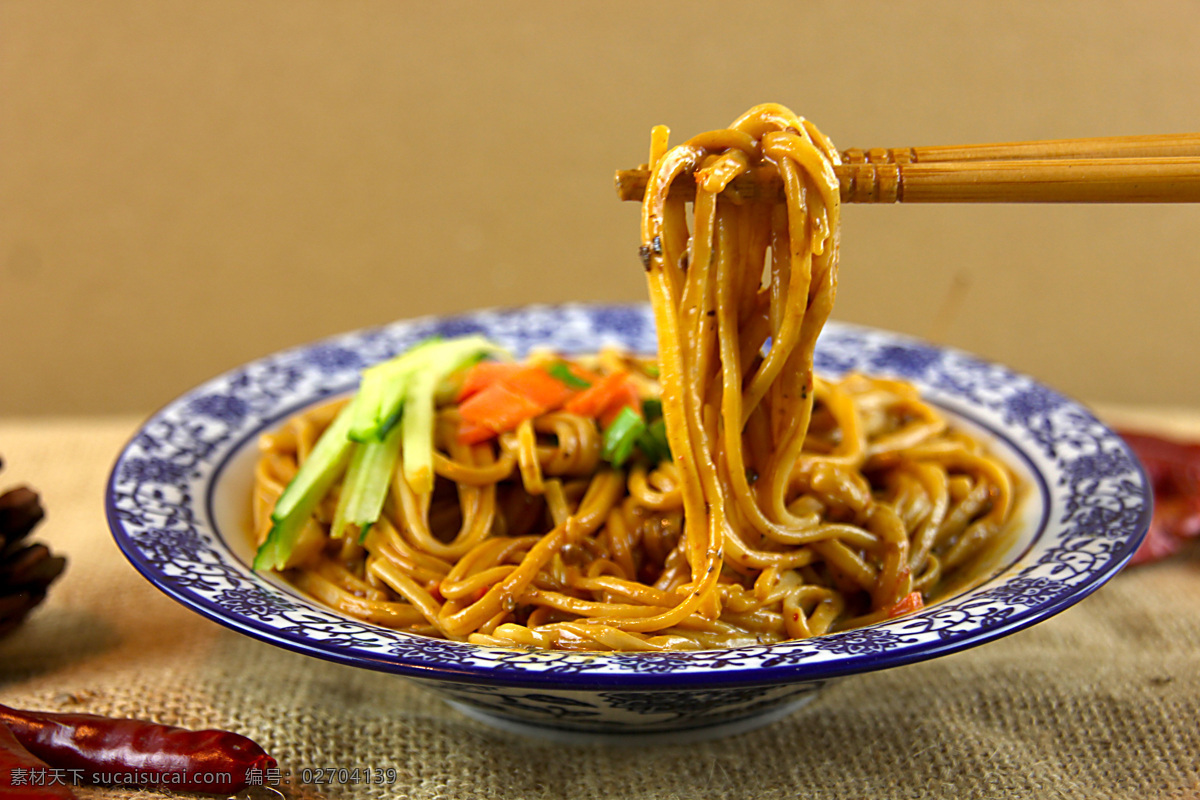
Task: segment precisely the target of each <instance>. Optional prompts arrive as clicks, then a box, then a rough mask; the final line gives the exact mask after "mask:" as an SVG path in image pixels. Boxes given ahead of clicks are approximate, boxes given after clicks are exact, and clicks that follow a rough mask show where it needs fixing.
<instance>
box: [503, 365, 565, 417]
mask: <svg viewBox="0 0 1200 800" xmlns="http://www.w3.org/2000/svg"><path fill="white" fill-rule="evenodd" d="M500 382H501V383H503V384H504V385H505V386H507V387H508V388H510V389H512V390H514V391H516V392H517V393H519V394H521V395H524V396H525V397H527V398H528V399H530V400H532V401H533V402H534V403H536V404H538V405H539V406H541V407H542V409H543V411H553V410H554V409H556V408H558V407H559V406H561V405H562V404H563V403H565V402H566V401H567V399H568V398H569V397H570V396H571V395H573V394H574V393H575V392H574V390H573V389H571V387H570V386H567V385H566V384H565V383H563V382H562V381H560V380H559V379H558V378H556V377H554V376H553V375H551V374H550V373H549V372H546V370H544V369H542V368H541V367H523V368H522V369H520V370H518V371H517V372H514V373H513V374H511V375H506V376H505V377H504V378H502V379H501V381H500Z"/></svg>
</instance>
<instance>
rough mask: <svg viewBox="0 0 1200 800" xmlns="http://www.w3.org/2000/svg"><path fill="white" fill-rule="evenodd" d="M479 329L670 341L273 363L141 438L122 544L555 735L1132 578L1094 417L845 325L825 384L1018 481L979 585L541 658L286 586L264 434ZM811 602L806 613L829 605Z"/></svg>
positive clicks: (368, 657) (1142, 511)
mask: <svg viewBox="0 0 1200 800" xmlns="http://www.w3.org/2000/svg"><path fill="white" fill-rule="evenodd" d="M464 334H481V335H484V336H487V337H488V338H489V339H491V340H493V341H497V342H500V343H501V344H503V345H504V346H505V347H506V348H508V349H509V350H511V351H512V352H514V353H517V354H521V355H523V354H526V353H528V352H530V351H533V350H536V349H537V348H547V347H549V348H553V350H554V351H555V352H556V353H560V354H564V355H568V356H569V355H572V354H587V353H594V352H597V351H598V350H600V349H604V348H609V347H613V348H622V349H625V350H628V351H630V352H642V353H645V352H653V348H654V346H655V344H656V342H655V328H654V320H653V316H652V314H651V312H650V309H649V308H648V307H646V306H638V305H634V306H587V305H566V306H549V307H529V308H523V309H515V310H502V311H481V312H477V313H472V314H467V315H464V316H455V317H449V318H436V319H421V320H414V321H406V322H401V323H397V324H394V325H390V326H387V327H384V328H379V329H372V330H368V331H362V332H357V333H351V334H348V335H344V336H339V337H335V338H332V339H328V340H325V341H322V342H319V343H315V344H312V345H308V346H304V347H300V348H296V349H292V350H288V351H285V352H283V353H280V354H277V355H274V356H271V357H268V358H265V359H261V360H259V361H256V362H254V363H252V364H249V365H246V366H244V367H242V368H239V369H237V370H234V371H232V372H230V373H228V374H226V375H223V376H221V377H219V378H216V379H214V380H212V381H209V382H208V383H206V384H204V385H203V386H200V387H198V388H196V389H195V390H193V391H191V392H189V393H188V394H186V395H184V396H182V397H180V398H179V399H178V400H176V401H175V402H173V403H171V404H169V405H168V406H166V407H165V408H163V409H162V410H161V411H159V412H158V413H157V414H155V415H154V416H153V417H152V418H151V419H149V420H148V421H147V422H146V423H145V425H144V426H143V427H142V428H141V430H140V431H139V432H138V433H137V434H136V435H135V436H134V437H133V439H132V440H131V441H130V443H129V445H128V446H127V447H126V448H125V450H124V451H123V453H122V454H121V455H120V457H119V458H118V460H117V462H116V464H115V466H114V469H113V472H112V476H111V482H110V484H109V487H108V496H107V504H108V515H109V521H110V525H111V527H112V529H113V532H114V535H115V536H116V540H117V542H118V544H119V545H120V547H121V549H122V550H123V551H124V553H125V554H126V556H127V557H128V558H129V559H130V561H131V562H132V563H133V565H134V566H135V567H136V568H137V569H138V570H139V571H140V572H141V573H142V574H143V575H144V576H145V577H146V578H147V579H148V580H150V581H151V582H152V583H153V584H154V585H155V586H157V587H158V588H159V589H161V590H162V591H164V592H166V593H167V594H168V595H169V596H171V597H172V598H174V599H175V600H177V601H179V602H181V603H183V604H184V605H185V606H188V607H189V608H192V609H194V610H195V611H197V612H199V613H201V614H203V615H205V616H207V617H209V618H211V619H214V620H216V621H217V622H220V623H222V624H224V625H226V626H228V627H230V628H233V629H234V630H237V631H240V632H242V633H244V634H247V635H249V636H252V637H255V638H257V639H260V640H263V641H267V642H270V643H272V644H275V645H278V646H280V647H284V648H287V649H289V650H293V651H298V652H301V653H306V654H309V655H312V656H316V657H318V658H323V659H327V660H330V661H335V662H339V663H343V664H349V665H353V666H358V667H363V668H366V669H373V670H382V671H385V672H391V673H395V674H397V675H402V676H405V677H407V678H410V679H412V680H415V681H417V682H418V683H420V684H421V685H424V686H426V687H428V688H432V689H433V690H435V691H436V692H438V693H439V694H441V695H442V696H443V697H445V698H447V699H448V700H449V701H450V702H452V703H453V704H455V706H456V707H458V708H459V709H461V710H463V711H466V712H467V713H470V714H472V715H474V716H476V717H479V718H482V719H485V720H487V721H489V722H493V723H497V724H503V725H506V726H508V727H510V728H514V729H520V730H528V731H535V732H536V731H554V732H556V735H562V732H575V733H579V734H583V735H596V734H599V735H611V734H633V733H639V734H645V733H658V734H668V733H669V734H671V735H675V736H677V735H681V734H683V733H685V732H686V733H688V734H691V733H697V732H703V733H704V734H706V735H716V734H718V733H727V732H732V731H737V730H743V729H746V728H749V727H753V726H756V725H759V724H763V723H766V722H768V721H770V720H772V719H774V718H776V717H778V716H780V715H782V714H786V713H789V712H791V711H793V710H795V709H796V708H797V707H799V706H800V705H802V704H803V703H805V702H807V701H808V700H810V699H811V698H813V697H814V696H815V694H816V692H817V691H818V690H819V689H820V688H821V687H822V686H824V685H825V684H826V683H828V682H829V681H830V680H833V679H835V678H840V677H844V676H847V675H853V674H856V673H861V672H866V671H871V670H877V669H883V668H887V667H891V666H897V665H901V664H908V663H912V662H916V661H922V660H925V659H929V658H933V657H936V656H939V655H943V654H947V653H953V652H958V651H961V650H963V649H966V648H969V647H974V646H976V645H979V644H983V643H985V642H989V641H992V640H995V639H998V638H1000V637H1002V636H1005V635H1007V634H1009V633H1011V632H1013V631H1016V630H1019V629H1022V628H1024V627H1026V626H1028V625H1032V624H1034V623H1036V622H1038V621H1041V620H1043V619H1046V618H1048V617H1050V616H1052V615H1053V614H1056V613H1058V612H1059V611H1062V610H1063V609H1065V608H1067V607H1069V606H1070V605H1072V604H1073V603H1075V602H1077V601H1078V600H1080V599H1082V598H1083V597H1084V596H1086V595H1087V594H1089V593H1090V592H1091V591H1093V590H1094V589H1096V588H1098V587H1099V586H1100V585H1101V584H1103V583H1104V581H1105V580H1107V579H1108V578H1110V577H1111V576H1112V575H1113V574H1115V573H1116V572H1117V571H1118V570H1119V569H1120V567H1121V566H1122V565H1123V564H1124V563H1125V562H1126V561H1127V560H1128V558H1129V557H1130V555H1131V554H1132V553H1133V550H1134V549H1135V547H1136V545H1137V544H1138V542H1139V541H1140V539H1141V537H1142V535H1143V534H1144V531H1145V529H1146V524H1147V519H1148V516H1147V515H1148V513H1149V501H1148V499H1147V490H1146V482H1145V479H1144V477H1143V475H1142V472H1141V470H1140V468H1139V466H1138V464H1137V462H1136V461H1135V460H1134V459H1133V458H1132V457H1131V455H1130V454H1129V452H1128V450H1127V449H1126V448H1125V446H1124V444H1123V443H1122V442H1121V440H1120V439H1119V438H1118V437H1117V436H1116V435H1114V434H1113V433H1111V432H1110V431H1109V430H1108V429H1107V428H1106V427H1105V426H1104V425H1103V424H1101V423H1100V422H1099V421H1097V420H1096V418H1095V417H1094V416H1093V415H1092V414H1090V413H1089V412H1088V411H1087V410H1086V409H1084V408H1083V407H1081V406H1079V405H1077V404H1076V403H1074V402H1072V401H1070V400H1068V399H1067V398H1065V397H1063V396H1062V395H1060V394H1058V393H1056V392H1054V391H1053V390H1051V389H1048V388H1046V387H1044V386H1042V385H1041V384H1039V383H1038V382H1036V381H1034V380H1032V379H1031V378H1028V377H1025V376H1023V375H1020V374H1016V373H1014V372H1012V371H1010V370H1008V369H1006V368H1004V367H1001V366H998V365H995V364H991V363H988V362H986V361H981V360H979V359H977V358H974V357H972V356H970V355H967V354H964V353H960V352H957V351H954V350H948V349H943V348H939V347H935V346H932V345H929V344H926V343H923V342H920V341H916V340H912V339H908V338H905V337H902V336H898V335H895V334H892V333H887V332H882V331H878V330H874V329H869V328H860V327H855V326H849V325H841V324H833V323H831V324H830V325H828V326H827V327H826V329H825V332H824V333H823V335H822V337H821V340H820V342H819V345H818V347H817V349H816V355H815V361H816V367H817V370H818V372H819V374H822V375H824V376H829V378H830V379H832V378H834V377H837V376H843V375H852V374H854V373H857V372H862V373H866V374H870V375H877V376H878V375H886V376H889V377H891V378H895V379H898V380H903V381H905V382H908V383H911V384H913V385H915V386H917V387H919V388H920V391H921V395H922V397H923V398H925V400H926V402H928V403H929V404H930V405H931V406H932V407H934V408H935V409H937V410H938V411H939V412H940V413H941V414H942V415H944V416H945V417H946V418H947V419H949V420H951V421H952V422H953V424H954V425H955V426H956V427H957V428H959V429H961V430H964V431H969V432H970V433H971V434H972V436H974V437H977V438H978V439H979V440H981V441H983V442H984V443H985V444H986V446H987V447H988V449H989V450H990V451H991V452H993V453H994V454H995V456H996V457H997V458H998V459H999V460H1000V461H1001V462H1002V463H1004V464H1005V465H1006V466H1007V467H1008V469H1010V470H1011V472H1012V474H1013V475H1014V477H1015V480H1016V481H1017V482H1019V484H1020V485H1021V486H1022V487H1023V488H1022V489H1021V491H1020V497H1018V498H1017V499H1016V503H1015V511H1014V513H1013V519H1012V524H1011V527H1010V530H1009V531H1008V532H1007V533H1008V534H1009V538H1007V539H1004V540H1003V541H1002V542H1001V545H1002V546H1001V548H1000V549H999V551H998V552H995V553H993V554H991V555H990V560H989V562H988V563H986V564H983V565H981V569H982V570H983V572H982V573H980V574H977V575H975V576H972V577H971V578H969V579H968V581H967V585H966V586H965V587H964V588H962V589H952V590H951V591H950V596H948V597H945V598H944V599H941V600H936V599H932V598H931V601H930V602H929V603H928V604H927V605H925V606H924V607H923V608H921V609H919V610H916V611H913V612H910V613H908V614H905V615H902V616H898V617H896V618H894V619H884V620H879V621H876V622H872V623H867V624H865V625H860V626H856V627H848V628H845V629H841V630H833V631H830V632H826V633H824V634H823V635H817V636H812V637H809V638H802V639H791V640H779V641H775V642H772V643H764V644H759V643H750V642H746V641H740V643H737V644H734V645H732V646H725V647H715V646H707V647H697V648H694V649H661V650H649V651H640V652H636V651H623V652H612V651H608V652H600V651H597V650H591V649H587V650H571V649H543V648H537V647H533V646H529V645H509V646H499V645H496V644H476V643H472V642H469V641H452V640H449V639H446V638H434V637H432V636H429V635H427V634H422V633H409V632H405V631H402V630H397V629H394V628H389V627H387V626H386V625H383V624H380V623H378V622H367V621H364V620H363V619H361V618H359V617H356V616H354V615H353V614H352V613H350V611H346V610H335V609H334V608H332V607H330V606H329V605H328V604H327V603H325V602H323V601H321V600H319V599H317V598H316V597H314V596H313V595H311V594H307V593H306V592H304V591H303V590H301V589H300V588H298V586H297V585H296V584H295V583H294V582H291V581H289V580H288V579H287V578H286V577H285V576H281V575H278V574H274V573H262V572H256V571H255V570H254V569H253V568H252V565H253V562H254V559H255V542H254V537H253V521H252V516H253V512H252V508H251V506H252V503H251V500H250V498H251V495H252V491H253V487H254V485H255V469H256V466H257V464H258V462H259V460H260V458H261V451H260V439H261V437H263V435H264V434H274V433H276V432H277V431H279V430H280V429H281V428H282V427H283V426H284V425H285V423H286V421H287V420H288V419H291V418H293V417H295V416H296V415H297V414H298V413H300V412H303V411H305V410H309V409H314V408H319V407H321V406H324V405H326V404H328V403H329V402H330V400H332V399H335V398H339V397H343V396H345V395H347V394H349V393H351V392H353V390H354V388H355V387H356V386H357V383H358V380H359V375H360V370H361V369H362V368H363V367H364V366H366V365H368V364H371V363H375V362H378V361H381V360H384V359H387V358H389V357H391V356H392V355H394V354H396V353H399V352H403V351H405V350H406V349H408V348H410V347H411V346H412V345H414V344H416V343H418V342H420V341H423V340H425V339H427V338H429V337H431V336H445V337H453V336H461V335H464ZM819 414H820V411H818V415H819ZM352 610H353V609H351V611H352ZM802 610H803V611H804V612H805V613H806V615H807V616H809V617H811V616H812V614H813V613H814V610H815V609H814V608H813V607H808V608H804V609H802ZM751 624H753V623H752V621H750V620H743V625H745V626H750V625H751ZM494 630H495V629H494V628H493V632H494Z"/></svg>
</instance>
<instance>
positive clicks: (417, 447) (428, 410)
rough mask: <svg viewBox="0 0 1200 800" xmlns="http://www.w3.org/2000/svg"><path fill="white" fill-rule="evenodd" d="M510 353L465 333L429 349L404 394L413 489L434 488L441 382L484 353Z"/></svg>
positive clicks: (406, 466) (407, 475) (407, 458)
mask: <svg viewBox="0 0 1200 800" xmlns="http://www.w3.org/2000/svg"><path fill="white" fill-rule="evenodd" d="M489 353H495V354H499V355H502V356H507V355H508V354H507V353H506V352H505V351H504V350H503V349H502V348H500V347H498V346H497V345H495V344H493V343H492V342H489V341H488V340H487V339H485V338H483V337H482V336H466V337H464V338H462V339H451V340H450V341H447V342H442V343H441V344H440V345H439V346H438V347H436V348H430V349H429V350H428V351H426V353H425V357H424V358H422V359H421V361H420V364H419V371H417V372H414V373H412V382H411V383H410V384H409V385H408V391H407V394H406V395H405V402H404V416H403V417H402V418H401V420H400V425H401V428H402V429H403V431H402V436H403V438H402V440H401V446H402V449H403V451H404V479H405V480H406V481H408V485H409V486H410V487H411V488H412V490H413V491H414V492H432V491H433V409H434V404H435V402H436V396H437V393H438V389H439V386H440V385H441V383H442V382H443V381H444V380H445V379H446V378H447V377H448V376H449V375H452V374H453V373H455V372H457V371H458V370H460V369H462V368H463V367H465V366H466V365H467V364H470V363H472V362H474V361H477V360H479V358H481V357H482V356H484V355H487V354H489Z"/></svg>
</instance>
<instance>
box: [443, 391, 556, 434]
mask: <svg viewBox="0 0 1200 800" xmlns="http://www.w3.org/2000/svg"><path fill="white" fill-rule="evenodd" d="M458 413H459V414H461V415H462V418H463V420H465V421H466V422H473V423H475V424H476V425H483V426H484V427H487V428H491V429H492V430H493V431H495V432H496V433H500V432H501V431H506V430H510V429H512V428H515V427H517V425H518V424H520V422H521V421H522V420H526V419H530V418H532V417H536V416H537V415H538V414H540V413H542V406H541V405H539V404H538V403H536V402H534V401H533V400H531V399H529V398H528V397H526V396H525V395H523V394H521V393H520V392H518V391H516V390H515V389H513V388H512V387H511V386H509V385H508V384H507V383H493V384H492V385H491V386H489V387H487V388H486V389H483V390H482V391H479V392H476V393H475V394H473V395H471V396H470V397H469V398H467V400H466V401H465V402H464V403H462V405H460V406H459V407H458Z"/></svg>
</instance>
